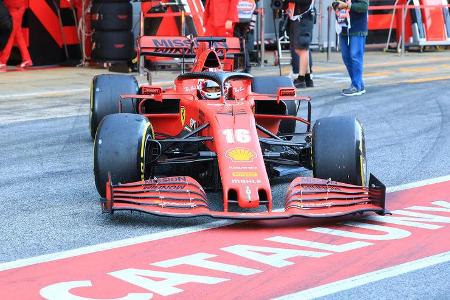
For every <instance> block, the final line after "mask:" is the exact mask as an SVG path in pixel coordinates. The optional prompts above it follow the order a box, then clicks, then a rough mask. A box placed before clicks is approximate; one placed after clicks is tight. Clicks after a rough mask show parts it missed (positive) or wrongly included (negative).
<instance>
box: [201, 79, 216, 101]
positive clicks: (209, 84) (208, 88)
mask: <svg viewBox="0 0 450 300" xmlns="http://www.w3.org/2000/svg"><path fill="white" fill-rule="evenodd" d="M199 91H200V95H201V96H202V98H203V99H205V100H216V99H219V98H220V85H219V84H218V83H217V82H215V81H212V80H205V81H201V82H200V83H199Z"/></svg>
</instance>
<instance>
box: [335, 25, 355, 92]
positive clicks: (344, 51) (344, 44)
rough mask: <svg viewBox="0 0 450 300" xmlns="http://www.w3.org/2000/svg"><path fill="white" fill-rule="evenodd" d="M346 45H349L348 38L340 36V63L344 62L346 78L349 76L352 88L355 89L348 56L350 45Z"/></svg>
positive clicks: (349, 56) (350, 61)
mask: <svg viewBox="0 0 450 300" xmlns="http://www.w3.org/2000/svg"><path fill="white" fill-rule="evenodd" d="M350 42H351V41H350ZM348 43H349V40H348V37H347V36H343V35H342V34H340V35H339V46H340V47H341V55H342V61H343V62H344V65H345V67H346V68H347V72H348V76H350V79H351V80H352V86H354V87H356V86H355V83H354V81H353V66H352V59H351V55H350V45H349V44H348Z"/></svg>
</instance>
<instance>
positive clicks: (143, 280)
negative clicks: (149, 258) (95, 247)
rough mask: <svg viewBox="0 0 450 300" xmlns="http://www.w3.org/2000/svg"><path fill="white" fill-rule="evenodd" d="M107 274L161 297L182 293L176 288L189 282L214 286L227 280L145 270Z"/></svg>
mask: <svg viewBox="0 0 450 300" xmlns="http://www.w3.org/2000/svg"><path fill="white" fill-rule="evenodd" d="M108 274H109V275H111V276H113V277H116V278H118V279H121V280H123V281H126V282H128V283H131V284H134V285H136V286H139V287H141V288H143V289H146V290H148V291H151V292H154V293H157V294H160V295H162V296H169V295H173V294H176V293H180V292H182V291H183V290H182V289H180V288H177V287H176V286H178V285H181V284H185V283H189V282H196V283H204V284H216V283H219V282H223V281H226V280H228V279H226V278H219V277H210V276H200V275H190V274H181V273H169V272H159V271H152V270H145V269H124V270H119V271H115V272H111V273H108ZM147 277H153V278H164V280H152V279H150V278H147Z"/></svg>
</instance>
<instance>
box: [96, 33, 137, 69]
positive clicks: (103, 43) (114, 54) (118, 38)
mask: <svg viewBox="0 0 450 300" xmlns="http://www.w3.org/2000/svg"><path fill="white" fill-rule="evenodd" d="M134 53H135V52H134V37H133V32H132V31H130V30H124V31H95V32H94V33H93V34H92V59H93V60H94V61H100V62H101V61H116V60H120V61H129V60H131V58H133V55H134Z"/></svg>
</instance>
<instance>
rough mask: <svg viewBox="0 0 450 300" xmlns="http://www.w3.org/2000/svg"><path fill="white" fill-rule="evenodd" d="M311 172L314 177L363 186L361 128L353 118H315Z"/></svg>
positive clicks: (365, 179)
mask: <svg viewBox="0 0 450 300" xmlns="http://www.w3.org/2000/svg"><path fill="white" fill-rule="evenodd" d="M312 161H313V174H314V177H316V178H322V179H329V178H331V179H332V180H334V181H339V182H344V183H349V184H355V185H366V184H367V178H366V177H367V164H366V150H365V139H364V130H363V128H362V125H361V123H360V122H359V121H358V120H357V119H356V118H353V117H328V118H322V119H319V120H317V121H316V123H315V124H314V127H313V135H312Z"/></svg>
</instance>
